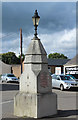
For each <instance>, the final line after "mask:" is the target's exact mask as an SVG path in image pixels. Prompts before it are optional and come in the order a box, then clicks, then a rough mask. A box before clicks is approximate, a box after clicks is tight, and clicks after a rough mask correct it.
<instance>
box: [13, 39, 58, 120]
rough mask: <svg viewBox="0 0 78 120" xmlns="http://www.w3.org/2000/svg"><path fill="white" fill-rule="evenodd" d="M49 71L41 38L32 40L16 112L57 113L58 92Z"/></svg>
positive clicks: (28, 113) (20, 114) (26, 58)
mask: <svg viewBox="0 0 78 120" xmlns="http://www.w3.org/2000/svg"><path fill="white" fill-rule="evenodd" d="M51 79H52V78H51V76H50V74H49V71H48V62H47V54H46V51H45V49H44V48H43V45H42V44H41V42H40V40H39V39H38V40H34V39H33V40H32V41H31V43H30V45H29V47H28V50H27V52H26V56H25V60H24V72H23V74H22V75H21V77H20V91H19V93H18V94H17V95H16V96H15V98H14V114H15V115H16V116H27V117H34V118H40V117H45V116H49V115H53V114H56V113H57V98H56V94H54V93H52V81H51Z"/></svg>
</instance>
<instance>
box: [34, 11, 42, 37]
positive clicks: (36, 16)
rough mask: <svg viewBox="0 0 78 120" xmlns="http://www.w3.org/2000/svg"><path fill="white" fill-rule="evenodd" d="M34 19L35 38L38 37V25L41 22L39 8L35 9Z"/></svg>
mask: <svg viewBox="0 0 78 120" xmlns="http://www.w3.org/2000/svg"><path fill="white" fill-rule="evenodd" d="M32 20H33V24H34V27H35V34H34V36H35V37H34V38H35V39H37V38H38V37H37V27H38V24H39V20H40V16H38V12H37V10H35V13H34V16H33V17H32Z"/></svg>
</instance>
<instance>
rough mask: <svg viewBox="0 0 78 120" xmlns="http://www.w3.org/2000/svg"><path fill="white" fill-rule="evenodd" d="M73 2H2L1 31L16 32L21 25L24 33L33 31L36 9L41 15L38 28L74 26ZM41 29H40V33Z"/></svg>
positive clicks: (60, 28) (57, 29) (54, 29)
mask: <svg viewBox="0 0 78 120" xmlns="http://www.w3.org/2000/svg"><path fill="white" fill-rule="evenodd" d="M75 7H76V6H75V3H59V2H56V3H54V2H53V3H52V2H51V3H49V2H48V3H46V2H41V3H40V2H37V3H34V2H33V3H31V2H30V3H27V2H25V3H24V2H23V3H20V2H17V3H3V9H2V11H3V13H2V23H3V24H2V28H3V32H6V33H8V32H11V31H12V32H17V31H18V30H19V28H21V27H22V29H23V31H24V32H25V34H28V33H33V32H34V30H33V28H34V27H33V23H32V16H33V14H34V10H35V9H38V12H39V15H40V17H41V20H40V23H39V28H40V29H45V30H46V31H49V32H50V31H52V32H55V31H61V30H63V29H72V28H74V27H75V19H76V17H75V13H74V12H73V10H75ZM41 32H42V31H40V33H41Z"/></svg>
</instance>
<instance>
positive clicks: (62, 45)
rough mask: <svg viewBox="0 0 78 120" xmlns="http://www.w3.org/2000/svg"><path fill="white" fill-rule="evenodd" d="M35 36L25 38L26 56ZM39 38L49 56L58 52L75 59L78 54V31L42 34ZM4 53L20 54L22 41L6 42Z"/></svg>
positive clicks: (24, 50) (4, 43) (24, 51)
mask: <svg viewBox="0 0 78 120" xmlns="http://www.w3.org/2000/svg"><path fill="white" fill-rule="evenodd" d="M32 38H33V35H32V34H30V35H29V36H27V37H26V36H23V53H24V54H26V50H27V48H28V45H29V43H30V42H31V39H32ZM39 38H40V39H41V42H42V44H43V46H44V48H45V50H46V52H47V54H50V53H54V52H58V53H63V54H64V55H66V56H68V57H69V58H73V57H74V56H75V54H76V29H75V28H74V29H72V30H64V31H61V32H56V33H52V34H51V33H50V34H40V35H39ZM3 45H4V51H6V52H8V51H13V52H15V53H16V54H17V55H18V54H19V53H20V39H19V38H17V39H13V40H10V41H4V42H3Z"/></svg>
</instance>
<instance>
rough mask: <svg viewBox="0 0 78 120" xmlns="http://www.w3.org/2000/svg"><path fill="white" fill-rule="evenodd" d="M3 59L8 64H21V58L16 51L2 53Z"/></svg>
mask: <svg viewBox="0 0 78 120" xmlns="http://www.w3.org/2000/svg"><path fill="white" fill-rule="evenodd" d="M0 56H1V57H2V61H3V62H4V63H6V64H20V59H19V58H18V57H17V56H16V55H15V53H14V52H8V53H3V54H0Z"/></svg>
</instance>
